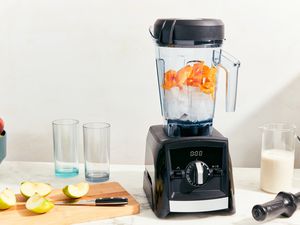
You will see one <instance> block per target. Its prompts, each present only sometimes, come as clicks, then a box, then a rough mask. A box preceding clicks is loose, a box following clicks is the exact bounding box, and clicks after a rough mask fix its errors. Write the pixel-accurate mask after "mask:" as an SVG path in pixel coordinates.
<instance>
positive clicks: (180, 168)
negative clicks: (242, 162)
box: [143, 125, 235, 218]
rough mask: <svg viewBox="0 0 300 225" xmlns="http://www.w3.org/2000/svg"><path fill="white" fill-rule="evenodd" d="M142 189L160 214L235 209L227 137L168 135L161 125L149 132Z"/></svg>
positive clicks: (233, 211) (154, 209)
mask: <svg viewBox="0 0 300 225" xmlns="http://www.w3.org/2000/svg"><path fill="white" fill-rule="evenodd" d="M143 189H144V191H145V193H146V196H147V199H148V201H149V203H150V206H151V208H152V210H153V211H154V213H155V214H156V216H157V217H159V218H164V217H166V216H167V215H169V214H170V213H196V212H199V213H200V212H212V211H218V212H227V213H228V214H233V213H235V200H234V185H233V175H232V165H231V159H230V155H229V149H228V139H227V138H226V137H224V136H223V135H222V134H220V133H219V132H218V131H217V130H215V129H213V132H212V135H211V136H193V137H180V138H178V137H175V138H174V137H168V136H167V135H166V133H165V131H164V129H163V126H162V125H157V126H151V127H150V129H149V132H148V136H147V144H146V154H145V172H144V183H143Z"/></svg>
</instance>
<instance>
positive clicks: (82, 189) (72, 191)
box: [63, 182, 90, 198]
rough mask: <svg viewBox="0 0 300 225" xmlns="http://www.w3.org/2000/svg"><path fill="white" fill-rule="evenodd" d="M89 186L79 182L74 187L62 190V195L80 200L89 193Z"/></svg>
mask: <svg viewBox="0 0 300 225" xmlns="http://www.w3.org/2000/svg"><path fill="white" fill-rule="evenodd" d="M89 188H90V187H89V184H88V183H85V182H81V183H78V184H74V185H72V184H71V185H67V186H65V187H64V188H63V193H64V194H65V195H66V196H67V197H69V198H80V197H82V196H84V195H86V194H87V193H88V192H89Z"/></svg>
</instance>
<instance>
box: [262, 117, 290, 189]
mask: <svg viewBox="0 0 300 225" xmlns="http://www.w3.org/2000/svg"><path fill="white" fill-rule="evenodd" d="M295 129H296V127H295V126H294V125H293V124H288V123H270V124H266V125H264V126H262V130H263V133H262V152H261V176H260V186H261V189H262V190H264V191H267V192H270V193H278V192H279V191H289V190H290V188H291V186H292V180H293V173H294V160H295V137H296V134H295Z"/></svg>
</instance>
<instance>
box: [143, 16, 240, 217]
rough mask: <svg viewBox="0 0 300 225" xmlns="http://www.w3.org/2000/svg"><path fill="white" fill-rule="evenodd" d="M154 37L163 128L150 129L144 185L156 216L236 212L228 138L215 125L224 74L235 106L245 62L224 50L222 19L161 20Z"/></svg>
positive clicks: (229, 103)
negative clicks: (217, 96) (240, 72)
mask: <svg viewBox="0 0 300 225" xmlns="http://www.w3.org/2000/svg"><path fill="white" fill-rule="evenodd" d="M150 34H151V36H152V37H153V39H154V41H155V49H156V69H157V78H158V89H159V94H160V106H161V113H162V116H163V119H164V123H163V124H162V125H154V126H151V127H150V128H149V131H148V135H147V141H146V142H147V143H146V153H145V172H144V184H143V188H144V191H145V193H146V196H147V198H148V201H149V203H150V205H151V207H152V209H153V211H154V212H155V214H156V215H157V216H158V217H165V216H167V215H168V214H169V213H189V212H208V211H226V212H229V213H234V212H235V206H234V188H233V179H232V166H231V160H230V155H229V149H228V139H227V138H226V137H224V136H223V135H222V134H221V133H219V132H218V131H217V130H216V129H214V128H213V116H214V110H215V102H216V90H217V81H218V71H219V69H220V68H221V69H223V70H224V72H225V75H226V111H234V110H235V105H236V92H237V77H238V69H239V66H240V62H239V61H238V60H237V59H235V58H234V57H233V56H231V55H230V54H228V53H226V52H224V51H223V50H222V48H221V47H222V44H223V41H224V24H223V22H222V21H221V20H218V19H197V20H183V19H158V20H157V21H156V22H155V24H154V26H153V29H152V30H151V29H150Z"/></svg>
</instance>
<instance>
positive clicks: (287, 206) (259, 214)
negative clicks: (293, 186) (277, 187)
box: [252, 192, 300, 221]
mask: <svg viewBox="0 0 300 225" xmlns="http://www.w3.org/2000/svg"><path fill="white" fill-rule="evenodd" d="M298 196H300V195H299V193H297V194H296V195H294V194H292V193H287V192H279V193H278V195H277V196H276V198H275V199H274V200H272V201H269V202H266V203H264V204H262V205H255V206H254V207H253V208H252V216H253V217H254V219H255V220H257V221H263V220H265V219H270V218H274V217H277V216H279V215H281V216H284V217H290V216H292V215H293V213H294V212H295V211H296V209H297V205H299V203H300V199H299V200H298Z"/></svg>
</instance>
